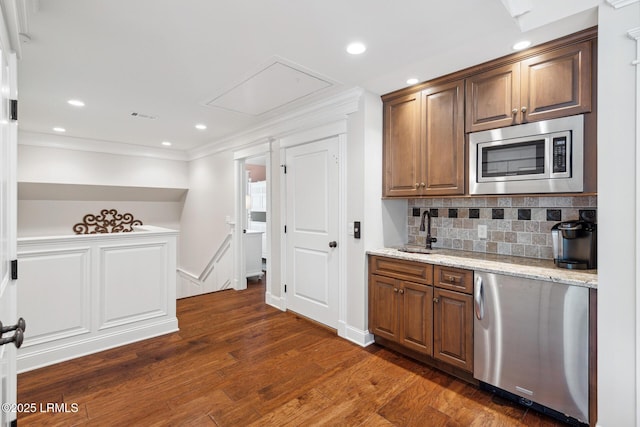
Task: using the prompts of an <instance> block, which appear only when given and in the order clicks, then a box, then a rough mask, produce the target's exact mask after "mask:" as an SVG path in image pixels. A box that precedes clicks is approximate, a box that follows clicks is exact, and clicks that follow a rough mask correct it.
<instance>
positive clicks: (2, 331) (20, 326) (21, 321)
mask: <svg viewBox="0 0 640 427" xmlns="http://www.w3.org/2000/svg"><path fill="white" fill-rule="evenodd" d="M18 329H20V330H21V331H22V332H24V331H25V330H26V329H27V323H26V322H25V321H24V319H23V318H22V317H21V318H19V319H18V323H16V324H15V325H11V326H3V325H2V322H0V338H2V335H4V334H6V333H7V332H11V331H15V330H18Z"/></svg>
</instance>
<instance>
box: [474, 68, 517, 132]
mask: <svg viewBox="0 0 640 427" xmlns="http://www.w3.org/2000/svg"><path fill="white" fill-rule="evenodd" d="M519 85H520V64H519V63H516V64H511V65H505V66H503V67H499V68H495V69H493V70H490V71H486V72H484V73H480V74H476V75H474V76H471V77H469V78H468V79H467V80H466V91H467V109H466V130H467V132H477V131H480V130H486V129H494V128H498V127H504V126H511V125H512V124H515V123H516V120H517V113H518V109H517V107H518V106H519V105H520V89H519ZM514 109H515V110H514Z"/></svg>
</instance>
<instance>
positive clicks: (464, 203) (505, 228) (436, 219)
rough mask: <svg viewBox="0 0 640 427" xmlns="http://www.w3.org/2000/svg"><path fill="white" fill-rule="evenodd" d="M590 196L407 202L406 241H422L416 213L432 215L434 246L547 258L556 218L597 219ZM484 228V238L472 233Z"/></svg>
mask: <svg viewBox="0 0 640 427" xmlns="http://www.w3.org/2000/svg"><path fill="white" fill-rule="evenodd" d="M597 202H598V200H597V197H596V196H571V197H547V196H542V197H520V196H513V197H473V198H471V197H466V198H429V199H410V200H409V212H408V217H409V222H408V225H409V236H408V243H409V244H415V245H421V246H423V245H424V244H425V237H426V234H427V233H426V231H425V232H421V231H419V228H420V219H421V215H422V212H424V210H425V209H429V210H430V211H431V213H432V219H431V235H432V236H433V237H436V238H437V239H438V241H437V242H436V243H434V244H433V247H434V248H448V249H461V250H466V251H474V252H486V253H493V254H502V255H515V256H525V257H530V258H542V259H553V246H552V241H551V227H552V226H553V225H554V224H556V223H557V222H560V221H569V220H576V219H585V220H587V221H593V222H597ZM478 225H486V226H487V238H486V239H480V238H479V237H478Z"/></svg>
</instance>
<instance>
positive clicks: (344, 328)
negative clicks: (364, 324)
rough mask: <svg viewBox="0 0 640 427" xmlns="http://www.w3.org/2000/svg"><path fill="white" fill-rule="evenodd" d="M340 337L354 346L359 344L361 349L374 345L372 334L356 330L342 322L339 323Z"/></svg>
mask: <svg viewBox="0 0 640 427" xmlns="http://www.w3.org/2000/svg"><path fill="white" fill-rule="evenodd" d="M338 336H340V337H342V338H344V339H346V340H348V341H351V342H352V343H354V344H358V345H359V346H360V347H366V346H368V345H371V344H373V343H374V340H373V334H372V333H369V331H363V330H362V329H358V328H354V327H353V326H349V325H347V324H346V323H344V322H342V321H340V322H338Z"/></svg>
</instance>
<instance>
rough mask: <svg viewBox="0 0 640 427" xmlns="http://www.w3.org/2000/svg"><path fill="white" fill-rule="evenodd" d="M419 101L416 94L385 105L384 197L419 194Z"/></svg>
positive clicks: (420, 174) (420, 173)
mask: <svg viewBox="0 0 640 427" xmlns="http://www.w3.org/2000/svg"><path fill="white" fill-rule="evenodd" d="M420 103H421V98H420V94H418V93H415V94H411V95H408V96H403V97H401V98H397V99H394V100H392V101H389V102H385V104H384V160H383V164H384V166H383V167H384V170H383V179H382V185H383V195H384V196H387V197H389V196H391V197H392V196H398V197H414V196H417V195H419V194H420V190H421V189H420V182H421V179H422V163H421V162H420Z"/></svg>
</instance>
